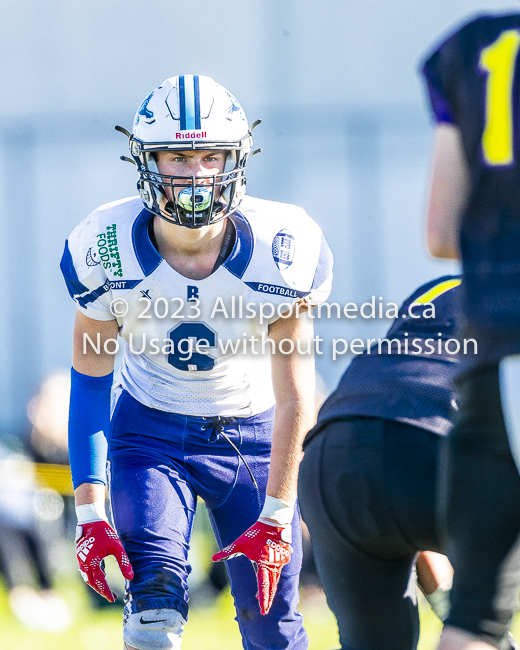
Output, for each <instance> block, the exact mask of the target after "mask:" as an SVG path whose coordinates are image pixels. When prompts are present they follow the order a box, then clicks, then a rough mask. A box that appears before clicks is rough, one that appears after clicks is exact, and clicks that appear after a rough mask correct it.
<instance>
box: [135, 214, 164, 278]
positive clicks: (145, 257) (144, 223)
mask: <svg viewBox="0 0 520 650" xmlns="http://www.w3.org/2000/svg"><path fill="white" fill-rule="evenodd" d="M152 218H153V215H152V213H151V212H148V210H146V209H144V210H141V212H140V213H139V215H138V216H137V219H136V220H135V221H134V224H133V226H132V244H133V246H134V253H135V256H136V258H137V261H138V262H139V266H140V267H141V269H142V270H143V273H144V275H145V277H146V276H148V275H150V274H151V273H153V272H154V271H155V269H156V268H157V267H158V266H159V264H160V263H161V262H162V260H163V258H162V257H161V256H160V255H159V253H158V252H157V249H156V248H155V246H154V245H153V244H152V242H151V241H150V235H149V234H148V225H149V223H150V219H152Z"/></svg>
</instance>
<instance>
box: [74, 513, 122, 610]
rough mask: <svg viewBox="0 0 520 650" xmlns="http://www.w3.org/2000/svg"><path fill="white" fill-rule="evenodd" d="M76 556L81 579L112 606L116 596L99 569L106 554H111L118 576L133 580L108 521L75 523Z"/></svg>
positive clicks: (118, 540) (116, 537)
mask: <svg viewBox="0 0 520 650" xmlns="http://www.w3.org/2000/svg"><path fill="white" fill-rule="evenodd" d="M75 541H76V555H77V558H78V563H79V570H80V573H81V575H82V576H83V580H85V582H86V583H87V584H88V585H89V586H90V587H92V589H94V591H97V592H98V594H100V595H101V596H104V597H105V598H106V599H107V600H108V601H109V602H111V603H113V602H114V601H115V600H116V598H117V596H116V594H115V593H114V592H113V591H112V590H111V589H110V587H109V586H108V584H107V581H106V578H105V572H104V571H103V568H102V562H103V559H104V558H105V557H107V556H108V555H113V556H114V557H115V558H116V560H117V563H118V564H119V568H120V569H121V573H122V574H123V576H124V577H125V578H126V579H127V580H132V578H133V577H134V571H133V569H132V565H131V564H130V560H129V559H128V555H127V554H126V553H125V550H124V548H123V545H122V544H121V540H120V539H119V537H118V536H117V533H116V532H115V530H114V529H113V528H112V526H110V524H109V523H108V522H107V521H92V522H90V523H88V524H82V525H80V524H78V525H77V527H76V540H75Z"/></svg>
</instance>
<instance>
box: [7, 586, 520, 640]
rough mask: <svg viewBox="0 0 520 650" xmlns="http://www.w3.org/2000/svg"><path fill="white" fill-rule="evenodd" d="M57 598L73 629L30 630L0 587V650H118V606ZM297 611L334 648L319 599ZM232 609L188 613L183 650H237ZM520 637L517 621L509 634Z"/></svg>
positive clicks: (71, 589) (69, 594)
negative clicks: (65, 605)
mask: <svg viewBox="0 0 520 650" xmlns="http://www.w3.org/2000/svg"><path fill="white" fill-rule="evenodd" d="M58 592H59V594H60V595H61V596H62V597H63V598H64V599H65V600H66V602H67V603H68V604H69V607H70V608H71V611H72V614H73V625H72V627H70V628H69V629H68V630H67V631H66V632H62V633H59V634H51V633H49V632H37V631H31V630H28V629H27V628H25V627H23V626H22V624H21V623H20V622H19V621H18V620H17V619H16V618H15V617H14V616H13V615H12V614H11V612H10V610H9V605H8V600H7V594H6V591H5V589H4V588H3V587H1V586H0V648H1V650H121V648H122V641H121V610H120V608H118V607H112V608H108V609H101V610H95V609H92V608H91V606H90V601H89V600H88V598H87V594H86V592H85V590H84V589H83V588H82V585H81V584H78V583H77V582H76V581H74V582H73V583H71V584H62V585H61V586H60V587H59V589H58ZM300 610H301V611H302V613H303V614H304V617H305V626H306V629H307V631H308V633H309V639H310V646H309V650H334V649H335V648H338V646H339V644H338V637H337V631H336V624H335V621H334V618H333V616H332V614H331V613H330V612H329V610H328V609H327V607H326V605H325V603H324V600H323V598H320V597H316V596H313V597H312V598H307V597H304V598H303V599H302V602H301V603H300ZM420 613H421V638H420V642H419V648H418V650H434V649H435V647H436V644H437V640H438V638H439V635H440V631H441V625H440V623H439V621H438V620H437V619H436V618H435V616H434V615H433V614H432V612H431V611H430V609H429V607H428V605H427V604H426V603H424V602H422V603H421V607H420ZM233 617H234V609H233V604H232V600H231V596H230V595H229V593H228V592H225V593H223V594H222V595H221V596H219V597H218V598H216V599H215V600H214V601H213V602H211V604H210V605H206V606H201V607H194V608H192V609H191V610H190V620H189V623H188V625H187V627H186V630H185V632H184V638H183V644H182V647H183V650H201V649H204V650H223V649H225V650H241V649H242V643H241V640H240V634H239V632H238V627H237V624H236V622H235V621H234V620H233ZM515 631H516V632H517V634H518V633H519V632H520V619H519V618H518V617H517V619H516V620H515V625H514V626H513V632H515Z"/></svg>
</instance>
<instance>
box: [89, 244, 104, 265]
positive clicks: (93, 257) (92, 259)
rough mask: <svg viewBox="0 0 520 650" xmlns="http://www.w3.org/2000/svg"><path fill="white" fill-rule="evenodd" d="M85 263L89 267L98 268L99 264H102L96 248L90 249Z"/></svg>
mask: <svg viewBox="0 0 520 650" xmlns="http://www.w3.org/2000/svg"><path fill="white" fill-rule="evenodd" d="M85 261H86V263H87V265H88V266H97V265H98V264H101V260H100V259H99V252H98V251H97V250H96V249H95V248H94V247H92V248H89V249H88V251H87V257H86V259H85Z"/></svg>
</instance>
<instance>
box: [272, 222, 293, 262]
mask: <svg viewBox="0 0 520 650" xmlns="http://www.w3.org/2000/svg"><path fill="white" fill-rule="evenodd" d="M295 250H296V244H295V241H294V237H293V236H292V235H291V233H290V232H289V231H288V230H287V229H286V228H284V229H283V230H280V232H278V233H277V234H276V235H275V237H274V239H273V259H274V261H275V262H276V266H277V267H278V268H279V269H280V271H285V269H287V268H289V266H291V264H292V263H293V260H294V253H295Z"/></svg>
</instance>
